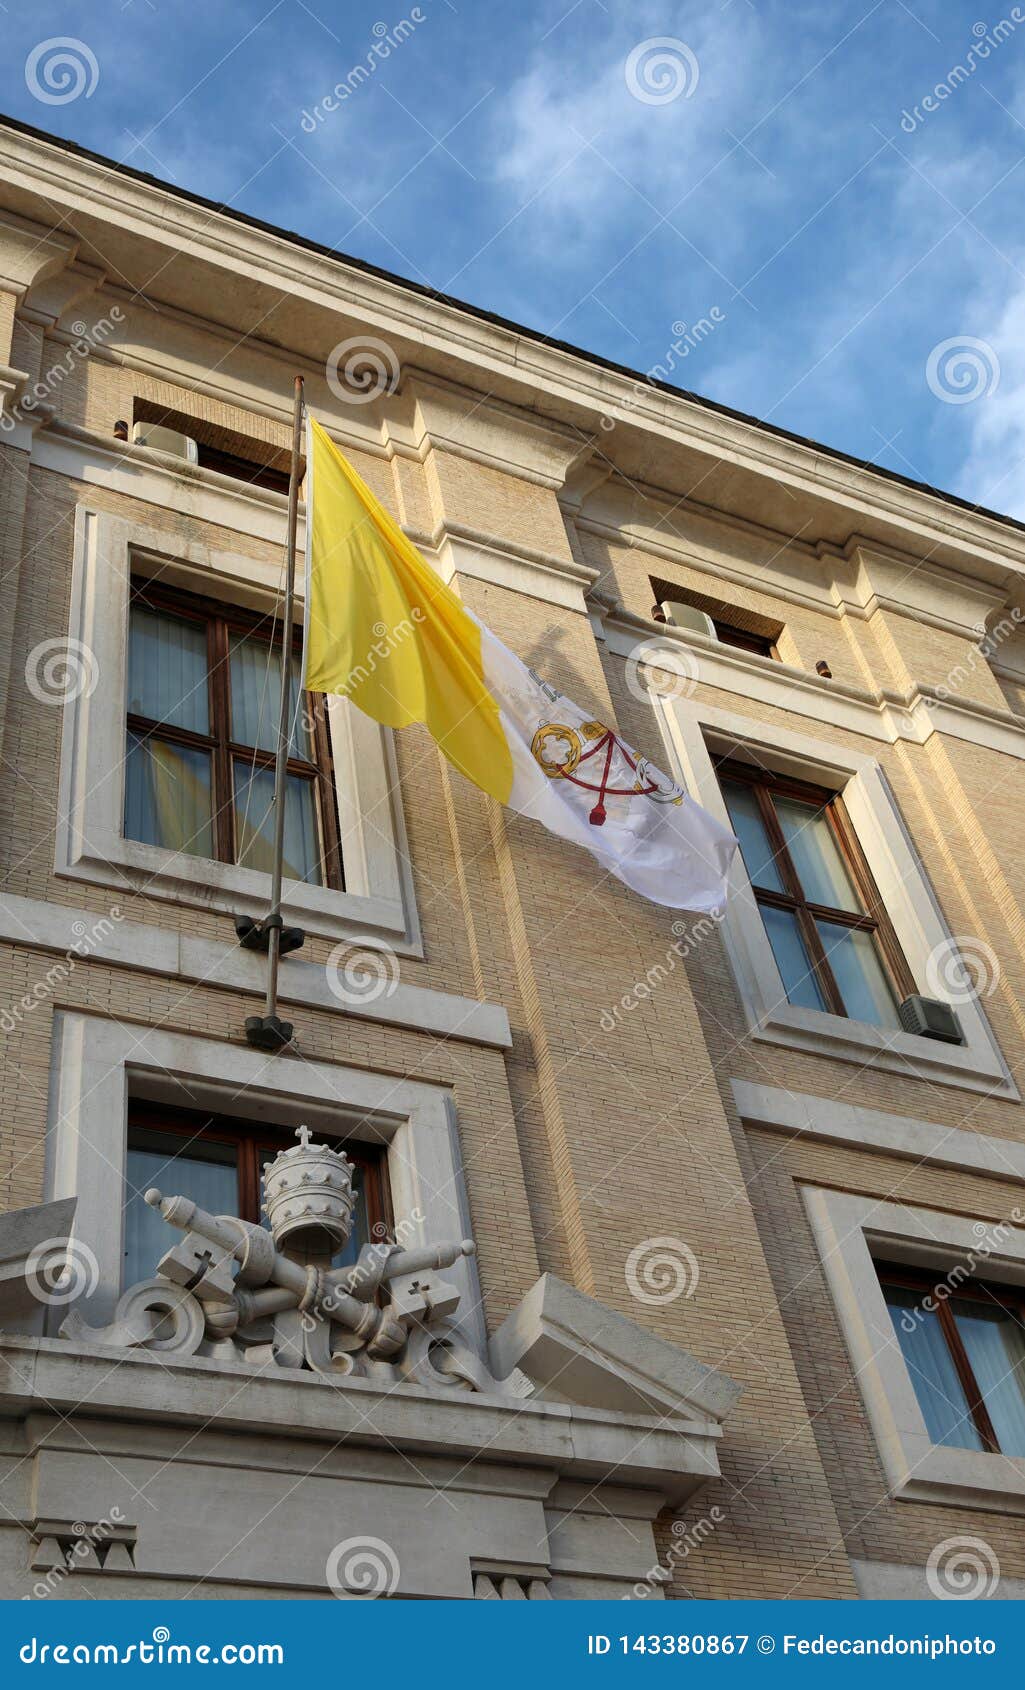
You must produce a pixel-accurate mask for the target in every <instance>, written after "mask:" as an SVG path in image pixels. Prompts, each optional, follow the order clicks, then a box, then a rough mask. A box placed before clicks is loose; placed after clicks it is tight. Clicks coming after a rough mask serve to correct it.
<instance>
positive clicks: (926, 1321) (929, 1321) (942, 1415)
mask: <svg viewBox="0 0 1025 1690" xmlns="http://www.w3.org/2000/svg"><path fill="white" fill-rule="evenodd" d="M883 1291H884V1294H885V1296H886V1306H887V1308H888V1309H889V1311H890V1316H891V1318H892V1320H893V1330H894V1331H895V1332H896V1334H897V1341H898V1343H899V1344H900V1347H901V1353H902V1354H903V1357H904V1360H905V1362H906V1363H907V1368H908V1372H909V1373H910V1375H911V1382H912V1384H913V1385H914V1387H915V1395H916V1397H917V1398H918V1406H919V1408H920V1409H921V1410H922V1416H923V1418H924V1420H925V1424H926V1429H927V1430H928V1433H929V1436H930V1437H931V1438H932V1440H933V1442H934V1443H937V1444H950V1445H952V1446H953V1447H954V1448H955V1449H983V1448H984V1447H985V1446H984V1444H983V1442H982V1439H981V1438H980V1436H979V1433H978V1430H977V1428H976V1425H975V1422H974V1420H973V1419H972V1416H971V1411H970V1409H969V1407H968V1399H967V1397H966V1396H965V1394H964V1391H963V1390H962V1388H961V1381H960V1380H959V1378H958V1376H957V1369H956V1368H955V1366H954V1363H953V1359H952V1357H951V1354H950V1351H949V1350H948V1348H947V1341H946V1339H945V1338H944V1336H943V1332H942V1330H941V1327H940V1320H939V1315H937V1314H936V1313H935V1312H933V1311H929V1310H926V1309H923V1308H922V1307H921V1301H922V1297H923V1295H924V1293H923V1292H921V1291H912V1290H910V1289H907V1288H905V1287H903V1286H896V1285H884V1286H883Z"/></svg>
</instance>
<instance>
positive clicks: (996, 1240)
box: [803, 1188, 1025, 1515]
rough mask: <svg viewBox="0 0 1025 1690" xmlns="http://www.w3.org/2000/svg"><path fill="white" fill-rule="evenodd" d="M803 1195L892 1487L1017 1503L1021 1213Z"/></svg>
mask: <svg viewBox="0 0 1025 1690" xmlns="http://www.w3.org/2000/svg"><path fill="white" fill-rule="evenodd" d="M803 1197H804V1204H805V1209H806V1212H807V1214H808V1219H809V1222H810V1224H811V1228H812V1232H813V1235H814V1238H815V1242H816V1246H817V1249H818V1253H819V1257H820V1260H821V1263H822V1270H823V1273H824V1275H825V1278H826V1282H827V1284H828V1286H829V1289H830V1292H831V1293H832V1297H833V1301H834V1304H835V1306H836V1312H837V1315H838V1317H839V1322H840V1327H841V1330H842V1332H843V1336H844V1339H845V1341H846V1344H847V1347H848V1350H849V1352H850V1357H851V1362H852V1365H853V1370H854V1377H855V1378H856V1380H857V1383H858V1386H859V1389H860V1391H861V1394H862V1396H863V1398H864V1401H865V1407H866V1410H867V1413H868V1418H869V1422H870V1424H871V1427H872V1431H873V1433H874V1435H875V1440H876V1444H877V1446H878V1449H879V1454H880V1457H881V1459H882V1463H883V1466H884V1469H885V1471H886V1476H887V1480H888V1482H889V1484H890V1487H891V1491H892V1493H893V1495H894V1496H896V1497H902V1498H905V1499H907V1500H909V1501H916V1502H941V1503H946V1504H948V1505H956V1504H961V1505H963V1506H966V1507H975V1508H978V1507H984V1508H989V1509H993V1510H995V1511H997V1512H1000V1513H1007V1514H1018V1515H1025V1230H1023V1224H1022V1223H1023V1222H1025V1213H1023V1211H1022V1210H1021V1209H1020V1208H1018V1209H1015V1210H1014V1211H1013V1213H1011V1214H1009V1215H1007V1216H1005V1217H1004V1218H1003V1219H997V1220H993V1221H980V1220H973V1219H968V1218H967V1217H964V1216H960V1215H950V1214H944V1213H942V1212H940V1211H938V1210H935V1209H929V1210H918V1209H914V1208H911V1207H909V1206H905V1205H903V1204H897V1203H890V1202H885V1201H881V1200H876V1199H874V1198H872V1197H868V1196H864V1195H861V1194H854V1195H852V1194H850V1193H847V1192H839V1191H829V1190H815V1189H811V1188H806V1189H805V1190H804V1192H803Z"/></svg>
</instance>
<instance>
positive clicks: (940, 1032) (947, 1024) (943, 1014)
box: [897, 996, 965, 1045]
mask: <svg viewBox="0 0 1025 1690" xmlns="http://www.w3.org/2000/svg"><path fill="white" fill-rule="evenodd" d="M897 1014H898V1015H899V1016H900V1024H901V1026H902V1027H903V1029H904V1031H905V1033H917V1034H918V1036H919V1038H921V1039H938V1040H939V1041H940V1042H941V1043H942V1044H945V1045H963V1044H964V1042H965V1038H964V1030H963V1029H962V1026H961V1022H960V1020H959V1019H958V1015H957V1011H956V1010H953V1009H951V1007H950V1005H949V1003H942V1002H941V1001H940V1000H939V998H922V997H918V996H915V997H911V998H905V999H904V1002H903V1003H902V1004H901V1006H900V1008H899V1010H898V1011H897Z"/></svg>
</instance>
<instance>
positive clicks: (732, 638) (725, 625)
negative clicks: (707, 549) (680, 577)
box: [651, 576, 783, 661]
mask: <svg viewBox="0 0 1025 1690" xmlns="http://www.w3.org/2000/svg"><path fill="white" fill-rule="evenodd" d="M651 590H652V592H653V593H654V595H655V603H654V613H655V616H656V619H657V620H660V621H666V620H672V618H671V617H669V616H668V615H667V613H666V612H665V611H664V610H663V609H662V607H663V606H664V605H672V604H677V605H684V606H686V607H687V608H688V609H690V610H692V611H695V612H697V613H698V615H697V616H696V617H695V618H694V622H693V627H694V628H695V629H696V630H697V631H698V632H706V633H709V634H712V635H714V637H715V638H716V639H717V640H718V641H719V642H720V644H721V645H728V646H735V647H736V648H737V650H738V651H752V652H756V653H757V654H758V655H759V656H760V657H773V658H775V659H776V660H777V661H778V660H779V651H778V650H777V646H776V642H777V640H778V639H779V636H780V634H782V632H783V623H782V622H776V621H774V620H773V619H772V618H771V617H768V616H759V615H758V614H757V613H756V612H755V611H752V610H742V609H741V607H740V606H739V605H735V604H729V603H727V601H726V600H725V599H721V598H717V597H716V596H715V595H714V594H712V593H697V592H694V591H693V590H692V589H691V588H689V587H679V586H677V585H676V584H675V582H672V581H664V580H661V579H659V578H658V577H656V576H652V578H651ZM705 619H707V621H706V620H705ZM686 626H687V627H690V626H692V624H691V621H690V619H689V618H688V619H687V622H686Z"/></svg>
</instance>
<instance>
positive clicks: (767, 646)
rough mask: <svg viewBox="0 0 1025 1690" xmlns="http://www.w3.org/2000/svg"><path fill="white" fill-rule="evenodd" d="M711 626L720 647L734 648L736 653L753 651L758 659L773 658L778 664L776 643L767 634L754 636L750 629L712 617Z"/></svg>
mask: <svg viewBox="0 0 1025 1690" xmlns="http://www.w3.org/2000/svg"><path fill="white" fill-rule="evenodd" d="M712 626H713V627H714V629H715V634H716V638H717V640H718V641H719V644H720V645H731V646H735V647H736V649H737V650H738V651H753V652H756V653H757V655H758V656H759V657H773V658H775V660H776V662H777V663H778V662H779V652H778V651H777V650H776V642H775V640H774V639H773V638H772V637H771V636H770V635H769V634H756V633H754V632H753V631H752V630H751V629H750V628H738V627H737V626H736V625H735V623H733V622H724V621H722V619H721V618H720V617H718V616H713V617H712Z"/></svg>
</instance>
